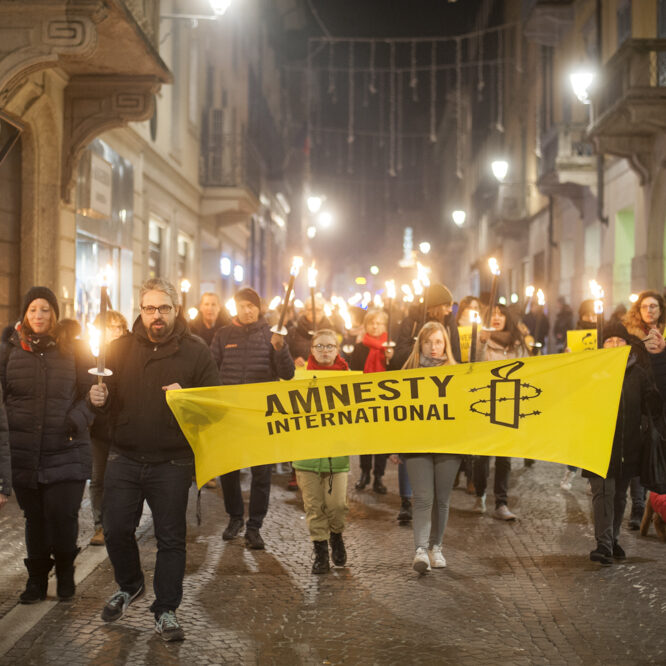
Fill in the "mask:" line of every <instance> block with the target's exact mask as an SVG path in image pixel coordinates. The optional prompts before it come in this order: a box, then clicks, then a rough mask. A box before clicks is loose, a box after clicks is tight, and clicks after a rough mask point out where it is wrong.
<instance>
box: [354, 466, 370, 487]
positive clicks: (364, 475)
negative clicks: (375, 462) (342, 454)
mask: <svg viewBox="0 0 666 666" xmlns="http://www.w3.org/2000/svg"><path fill="white" fill-rule="evenodd" d="M369 483H370V472H366V471H364V470H361V478H360V479H359V480H358V481H357V482H356V490H363V489H364V488H365V487H366V486H367V485H368V484H369Z"/></svg>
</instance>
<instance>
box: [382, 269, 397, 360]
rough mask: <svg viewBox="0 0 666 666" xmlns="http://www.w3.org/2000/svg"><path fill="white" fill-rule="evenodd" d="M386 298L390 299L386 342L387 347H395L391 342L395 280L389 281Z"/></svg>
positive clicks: (387, 282) (386, 283) (386, 284)
mask: <svg viewBox="0 0 666 666" xmlns="http://www.w3.org/2000/svg"><path fill="white" fill-rule="evenodd" d="M384 284H385V286H386V298H387V299H388V322H387V324H386V342H385V343H384V346H385V347H395V342H393V341H392V340H391V320H392V319H393V299H394V298H395V280H387V281H386V282H385V283H384Z"/></svg>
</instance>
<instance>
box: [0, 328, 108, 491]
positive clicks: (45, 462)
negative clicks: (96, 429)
mask: <svg viewBox="0 0 666 666" xmlns="http://www.w3.org/2000/svg"><path fill="white" fill-rule="evenodd" d="M93 365H94V360H93V358H92V356H91V355H90V353H89V352H88V351H87V349H86V347H85V345H84V344H83V343H82V342H81V341H80V340H75V341H74V343H73V346H72V348H71V351H67V352H66V351H64V350H63V349H62V348H61V347H60V346H59V345H58V344H56V343H55V342H53V343H52V344H51V345H50V346H46V347H43V348H42V349H41V351H28V350H26V349H23V347H22V346H21V342H20V339H19V334H18V331H16V330H14V329H12V328H9V329H5V332H4V333H3V336H2V348H1V350H0V380H1V382H2V389H3V392H4V401H5V407H6V410H7V419H8V425H9V443H10V448H11V459H12V477H13V484H14V486H15V487H17V488H18V487H20V488H37V484H38V483H44V484H48V483H58V482H60V481H84V480H86V479H88V478H90V473H91V469H92V456H91V451H90V434H89V432H88V427H89V426H90V424H91V423H92V421H93V416H94V414H93V411H92V408H91V407H90V406H89V404H88V403H87V401H86V396H87V393H88V390H89V388H90V386H91V384H92V383H93V382H94V381H95V379H94V377H93V375H91V374H89V373H88V370H89V369H90V368H91V367H93ZM3 476H4V475H3Z"/></svg>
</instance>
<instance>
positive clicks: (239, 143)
mask: <svg viewBox="0 0 666 666" xmlns="http://www.w3.org/2000/svg"><path fill="white" fill-rule="evenodd" d="M201 184H202V185H203V186H204V187H245V188H247V189H249V190H250V191H251V192H252V193H253V194H254V195H255V196H256V197H259V193H260V191H261V159H260V158H259V155H258V153H257V151H256V149H255V148H254V146H253V145H252V143H251V142H250V141H249V140H248V138H247V137H245V136H243V135H241V134H220V135H216V134H212V135H211V136H210V138H209V143H208V145H207V146H205V147H204V149H203V151H202V165H201Z"/></svg>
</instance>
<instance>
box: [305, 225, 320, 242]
mask: <svg viewBox="0 0 666 666" xmlns="http://www.w3.org/2000/svg"><path fill="white" fill-rule="evenodd" d="M305 233H306V234H307V237H308V238H310V239H313V238H314V237H315V236H316V235H317V227H315V226H314V225H312V226H310V227H308V228H307V229H306V231H305Z"/></svg>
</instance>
